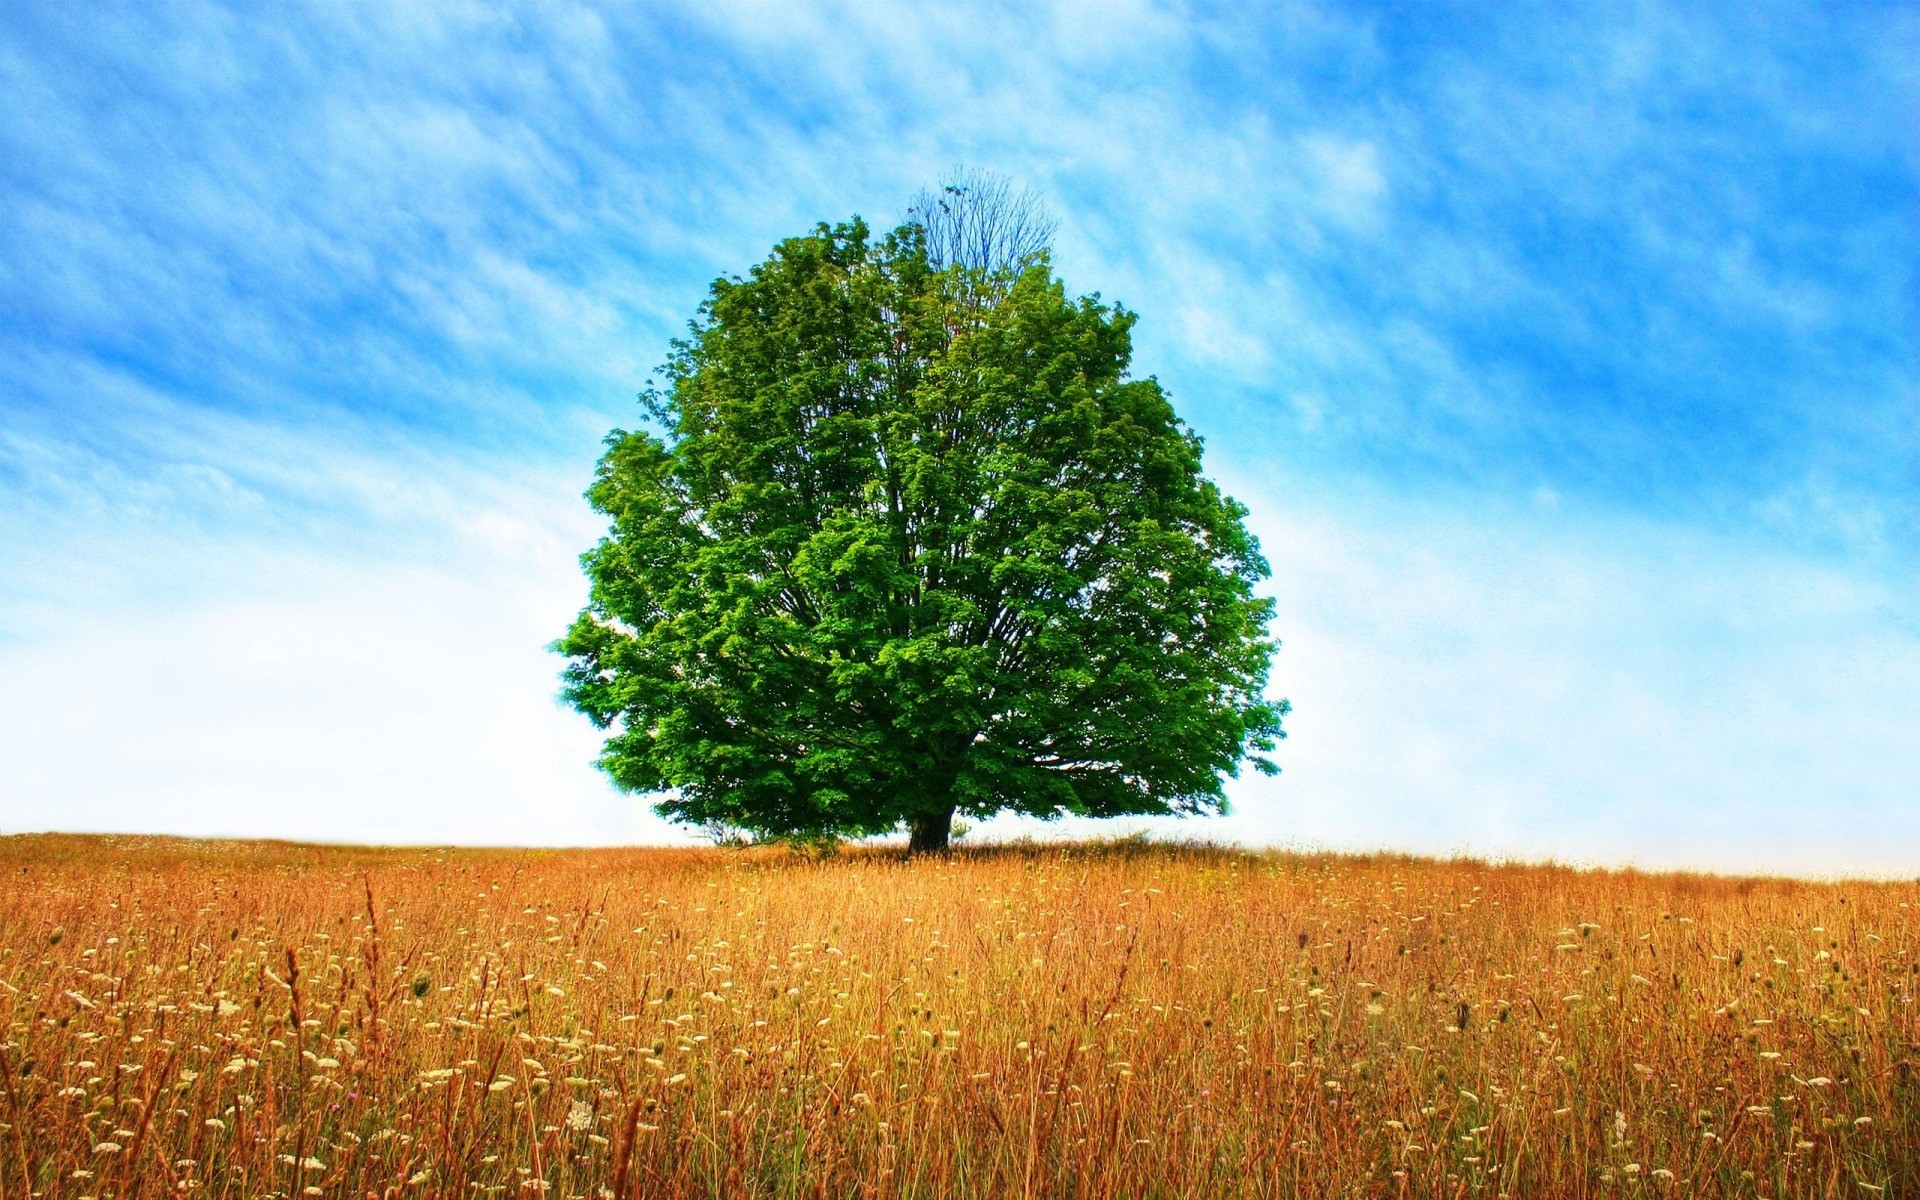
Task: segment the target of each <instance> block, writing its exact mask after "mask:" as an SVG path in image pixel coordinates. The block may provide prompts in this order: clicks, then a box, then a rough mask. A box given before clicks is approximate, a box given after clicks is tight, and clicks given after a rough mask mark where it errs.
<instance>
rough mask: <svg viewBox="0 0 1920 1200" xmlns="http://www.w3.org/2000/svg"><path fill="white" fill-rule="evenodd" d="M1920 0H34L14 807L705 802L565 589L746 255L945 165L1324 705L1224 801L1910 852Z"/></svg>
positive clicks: (1663, 837)
mask: <svg viewBox="0 0 1920 1200" xmlns="http://www.w3.org/2000/svg"><path fill="white" fill-rule="evenodd" d="M1916 64H1920V16H1917V15H1916V11H1915V10H1914V9H1913V8H1912V7H1911V6H1903V5H1898V4H1886V5H1875V4H1872V3H1865V2H1862V3H1852V4H1845V5H1820V4H1806V5H1795V4H1790V3H1782V4H1767V5H1753V4H1746V3H1731V2H1729V3H1725V4H1718V5H1716V4H1703V5H1684V6H1681V5H1638V4H1632V3H1620V4H1608V5H1586V4H1580V5H1575V4H1563V5H1531V4H1513V3H1506V2H1504V0H1502V2H1500V3H1490V4H1486V5H1484V6H1476V5H1401V4H1393V5H1381V6H1371V5H1359V4H1318V3H1276V4H1236V5H1222V6H1219V7H1217V8H1215V7H1201V6H1192V7H1189V6H1178V5H1168V6H1162V5H1151V4H1139V5H1131V6H1130V5H1128V4H1126V3H1124V2H1114V0H1102V2H1101V3H1097V4H1095V3H1084V4H1082V3H1060V4H1053V5H1046V4H1039V3H1030V2H1022V3H1010V4H1004V5H978V6H966V7H942V6H938V5H933V4H926V5H874V6H871V7H865V6H859V5H852V4H821V5H817V6H812V7H808V6H804V5H800V4H793V3H764V4H754V3H748V4H726V3H713V2H711V0H703V2H701V3H697V4H688V5H686V6H684V7H676V6H674V5H672V4H669V3H653V4H646V5H635V6H631V7H620V8H602V7H586V6H575V5H569V4H560V3H543V4H538V5H528V6H526V7H524V8H521V9H518V10H516V9H512V8H505V9H496V8H489V7H482V6H478V5H464V4H457V3H447V4H438V5H371V4H370V5H343V4H331V3H327V4H311V5H273V6H260V5H252V4H243V5H233V6H220V5H209V4H191V3H180V4H172V5H165V6H160V5H146V4H124V5H116V4H95V5H87V6H74V5H68V4H61V3H52V2H46V3H35V2H33V0H28V2H26V3H16V4H9V5H7V6H5V7H4V9H0V88H3V89H4V95H5V97H6V109H7V116H6V119H5V120H4V121H0V832H17V831H24V830H39V829H69V830H134V831H165V832H180V833H234V834H247V835H272V836H286V837H299V838H325V839H330V840H361V841H450V842H476V843H500V842H510V843H511V842H538V843H588V842H606V841H623V840H635V839H641V840H671V839H673V838H675V837H678V836H682V835H679V834H677V833H676V832H675V831H674V830H672V829H671V828H669V827H668V826H666V825H665V824H664V823H662V822H660V821H659V820H658V819H657V818H655V817H653V816H652V815H651V814H650V813H648V812H647V810H646V806H645V804H644V803H643V802H642V801H640V800H638V799H636V798H633V797H624V796H620V795H617V794H615V793H614V792H612V791H611V790H610V789H609V788H608V787H607V786H606V784H605V783H604V782H603V781H602V780H601V779H600V778H599V777H598V776H597V775H596V774H595V772H594V771H593V770H592V768H591V766H590V765H589V764H590V761H591V759H592V757H593V754H594V752H595V745H596V743H595V737H594V733H593V731H592V729H591V728H590V727H589V726H588V725H587V723H586V722H585V721H584V719H581V718H579V717H577V716H575V715H572V714H570V713H568V712H565V711H563V710H561V709H560V708H559V707H558V706H557V705H556V704H555V702H554V699H553V696H554V691H555V687H556V680H555V674H556V671H557V670H558V667H559V662H558V660H556V659H555V658H554V657H553V656H551V655H550V654H549V653H548V652H547V651H546V650H545V648H544V647H545V644H546V643H547V642H548V641H550V640H551V639H552V638H553V637H555V636H556V635H557V634H558V633H559V632H560V631H561V630H562V629H563V628H564V626H565V624H566V622H567V619H568V618H569V616H570V615H571V613H572V612H573V611H574V610H576V609H577V607H578V606H579V603H580V601H581V598H582V592H583V586H582V584H581V581H580V578H579V572H578V569H577V565H576V562H575V558H576V556H577V554H578V553H579V552H580V551H581V550H582V549H584V548H585V547H586V546H587V545H588V544H589V543H590V542H591V541H592V540H593V539H594V538H595V537H596V536H597V534H598V531H599V529H598V526H597V524H596V522H595V520H594V519H593V516H592V514H591V513H590V512H589V511H588V510H587V509H586V507H585V505H584V504H583V503H582V501H581V500H580V492H581V490H582V488H583V487H584V486H585V484H586V482H587V480H588V478H589V476H590V473H591V469H592V464H593V461H594V458H595V456H596V452H597V449H598V445H599V440H600V438H601V437H602V436H603V435H604V434H605V432H606V430H607V429H608V428H610V427H612V426H614V425H616V424H633V423H635V421H636V420H637V410H636V406H635V404H634V394H635V392H636V391H638V390H639V389H640V388H641V387H642V386H644V384H645V382H646V378H647V375H648V373H649V371H651V370H652V369H653V368H654V367H655V366H656V365H657V364H658V363H659V362H660V361H661V359H662V357H663V355H664V352H665V349H666V343H667V341H668V339H669V338H671V337H673V336H675V335H676V334H677V333H678V332H679V331H680V330H681V329H682V328H684V323H685V322H686V320H687V319H688V318H689V317H690V316H691V315H692V313H693V310H694V308H695V306H696V305H697V304H698V302H699V300H700V298H701V297H702V295H703V294H704V291H705V289H706V286H707V284H708V283H709V282H710V281H711V280H712V279H713V277H715V276H716V275H719V274H722V273H727V272H735V271H741V270H744V269H745V268H746V267H748V266H750V265H751V264H752V263H754V262H755V261H757V260H758V259H759V258H761V257H763V256H764V255H765V253H766V251H767V249H768V248H769V247H770V246H771V245H772V243H773V242H774V241H776V240H777V239H779V238H781V237H783V236H787V235H790V234H793V233H797V232H801V231H804V230H805V229H807V228H808V227H809V226H811V225H812V223H814V222H816V221H820V220H836V219H844V218H846V217H847V216H849V215H851V214H854V213H859V214H862V215H864V216H866V217H867V218H868V219H869V220H870V221H871V222H874V223H876V224H886V223H890V222H892V221H894V220H895V219H897V217H898V215H899V214H900V213H901V212H902V211H903V209H904V208H905V206H906V204H907V202H908V201H909V199H910V198H911V197H912V195H913V193H914V192H915V191H917V190H918V189H919V188H921V187H923V186H925V185H927V184H930V183H933V182H936V181H937V180H938V179H939V178H940V177H941V176H942V175H943V174H944V173H946V172H948V171H950V170H952V169H953V168H955V167H959V166H969V167H977V168H985V169H989V170H993V171H997V172H1000V173H1003V174H1005V175H1008V176H1010V177H1012V178H1014V179H1015V180H1017V181H1019V182H1021V183H1023V184H1025V185H1027V186H1029V187H1031V188H1032V189H1033V190H1034V191H1035V192H1037V193H1038V194H1039V195H1040V196H1041V197H1043V198H1044V199H1045V201H1046V202H1047V204H1048V205H1049V206H1050V207H1051V208H1052V210H1053V211H1054V213H1055V214H1056V215H1057V216H1058V218H1059V219H1060V234H1059V238H1058V249H1057V255H1056V263H1057V265H1058V267H1059V269H1060V271H1061V273H1062V274H1063V275H1064V277H1065V278H1066V279H1067V281H1068V283H1069V284H1070V286H1072V287H1074V288H1075V289H1078V290H1081V291H1088V292H1095V291H1097V292H1099V293H1101V294H1102V295H1103V296H1106V297H1108V298H1110V299H1117V300H1120V301H1122V302H1124V303H1126V304H1127V305H1128V306H1129V307H1131V308H1133V309H1134V310H1136V311H1137V312H1138V313H1139V314H1140V318H1141V319H1140V323H1139V326H1138V328H1137V356H1136V368H1137V370H1138V371H1139V372H1140V373H1142V374H1153V375H1157V376H1158V377H1159V378H1160V379H1161V381H1162V382H1163V383H1164V384H1165V385H1166V386H1167V387H1168V388H1169V390H1170V391H1171V392H1172V394H1173V396H1174V398H1175V401H1176V403H1177V404H1178V405H1179V406H1180V409H1181V411H1182V412H1183V414H1184V415H1185V416H1186V418H1187V419H1188V420H1189V422H1190V423H1191V424H1192V425H1193V426H1194V427H1195V428H1196V429H1197V430H1198V431H1199V432H1200V433H1201V434H1202V435H1203V436H1204V437H1205V438H1206V439H1207V441H1208V446H1209V463H1210V467H1211V470H1212V471H1213V473H1214V474H1215V475H1216V476H1217V477H1218V478H1220V479H1221V480H1223V481H1224V482H1225V483H1226V484H1227V485H1228V486H1229V488H1230V490H1232V491H1233V492H1234V494H1236V495H1237V496H1239V497H1240V498H1241V499H1242V500H1244V501H1245V502H1246V503H1247V504H1248V505H1249V506H1250V507H1251V508H1252V511H1253V516H1252V518H1251V523H1252V525H1253V526H1254V527H1255V529H1256V531H1257V532H1258V533H1259V534H1260V536H1261V538H1262V540H1263V543H1264V545H1265V546H1266V548H1267V551H1268V555H1269V557H1270V558H1271V560H1272V562H1273V565H1274V568H1275V575H1274V580H1273V582H1272V593H1273V595H1274V596H1275V597H1276V598H1277V600H1278V602H1279V614H1280V615H1279V619H1278V621H1277V624H1276V632H1277V633H1278V635H1279V636H1280V637H1281V638H1282V639H1283V641H1284V644H1285V645H1284V649H1283V651H1282V653H1281V654H1280V656H1279V658H1278V659H1277V661H1276V666H1275V672H1274V682H1275V688H1274V690H1275V691H1276V693H1278V694H1283V695H1286V696H1288V697H1290V698H1291V699H1292V701H1293V703H1294V706H1295V714H1294V716H1293V718H1292V719H1291V721H1290V725H1289V729H1290V735H1291V736H1290V739H1289V741H1288V742H1287V744H1286V746H1285V749H1284V753H1283V755H1282V763H1283V766H1284V768H1285V770H1284V773H1283V774H1282V775H1281V776H1280V777H1279V778H1277V779H1273V780H1266V779H1260V778H1257V777H1255V778H1249V779H1247V780H1243V781H1240V782H1238V783H1236V784H1235V785H1234V786H1233V788H1232V795H1233V797H1234V800H1235V811H1234V813H1233V814H1232V815H1231V816H1229V817H1227V818H1223V819H1220V820H1217V821H1208V822H1199V823H1189V824H1187V825H1186V826H1184V827H1183V829H1184V830H1185V831H1186V832H1188V833H1194V834H1203V835H1205V836H1210V837H1220V838H1231V839H1237V840H1241V841H1245V842H1249V843H1261V844H1282V845H1298V846H1328V847H1338V848H1371V847H1393V848H1404V849H1413V850H1420V851H1429V852H1454V851H1465V852H1471V853H1477V854H1484V855H1495V856H1523V857H1529V858H1540V857H1554V858H1559V859H1563V860H1570V861H1576V862H1596V863H1627V862H1632V863H1638V864H1642V865H1648V866H1663V865H1686V866H1698V867H1708V868H1715V869H1749V868H1766V869H1774V870H1791V871H1798V872H1810V873H1832V872H1860V873H1877V874H1886V873H1899V874H1912V873H1920V142H1917V141H1916V135H1915V133H1914V132H1913V131H1914V130H1915V129H1920V103H1917V101H1920V68H1917V67H1916Z"/></svg>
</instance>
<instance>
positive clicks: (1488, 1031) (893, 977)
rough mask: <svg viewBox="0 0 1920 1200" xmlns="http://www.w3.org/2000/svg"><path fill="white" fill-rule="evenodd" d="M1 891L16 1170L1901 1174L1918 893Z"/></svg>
mask: <svg viewBox="0 0 1920 1200" xmlns="http://www.w3.org/2000/svg"><path fill="white" fill-rule="evenodd" d="M0 879H3V880H5V883H6V886H5V887H4V888H3V889H0V1025H3V1026H4V1041H3V1042H0V1085H3V1086H0V1196H8V1197H11V1196H18V1195H22V1194H23V1191H22V1189H23V1188H27V1190H30V1191H31V1192H32V1194H34V1195H36V1196H46V1197H55V1196H61V1197H64V1196H75V1197H78V1196H89V1197H101V1198H104V1197H109V1196H112V1197H126V1196H155V1197H157V1196H163V1195H166V1196H194V1197H236V1198H237V1197H254V1196H266V1195H278V1196H289V1197H291V1196H305V1195H318V1196H342V1197H354V1198H359V1197H365V1196H374V1197H382V1198H385V1197H416V1196H417V1197H429V1196H441V1197H471V1196H509V1197H525V1196H534V1197H538V1196H548V1197H553V1198H555V1200H557V1198H559V1197H586V1198H596V1200H597V1198H599V1197H604V1196H608V1195H614V1196H621V1197H625V1196H649V1197H658V1196H708V1195H713V1196H721V1195H726V1196H733V1195H766V1196H800V1195H824V1196H841V1195H847V1196H856V1195H857V1196H866V1195H878V1196H892V1195H913V1196H928V1197H934V1196H938V1197H958V1196H983V1197H984V1196H994V1197H1004V1196H1016V1195H1018V1196H1076V1197H1079V1196H1084V1197H1115V1196H1181V1197H1198V1196H1214V1195H1222V1196H1226V1195H1231V1196H1240V1195H1258V1196H1289V1197H1290V1196H1301V1197H1307V1196H1313V1197H1335V1196H1394V1197H1398V1196H1419V1197H1449V1198H1453V1197H1465V1196H1485V1197H1494V1196H1508V1197H1513V1198H1516V1200H1517V1198H1520V1197H1538V1196H1622V1197H1624V1196H1642V1195H1645V1196H1740V1197H1754V1196H1760V1197H1776V1198H1777V1197H1787V1196H1862V1197H1865V1196H1874V1195H1885V1196H1902V1195H1906V1196H1912V1195H1920V1019H1917V1018H1916V1013H1915V1006H1914V1004H1913V999H1914V997H1915V995H1916V993H1917V992H1920V921H1917V920H1916V906H1920V886H1916V885H1914V884H1869V883H1844V884H1816V883H1804V882H1791V881H1784V880H1759V879H1721V878H1707V877H1692V876H1679V875H1658V876H1655V875H1642V874H1636V873H1630V872H1629V873H1605V872H1582V871H1574V870H1568V869H1562V868H1556V867H1525V866H1492V865H1487V864H1483V863H1477V862H1468V861H1453V862H1438V861H1426V860H1418V859H1409V858H1399V857H1333V856H1300V855H1278V854H1275V855H1252V854H1238V853H1229V852H1221V851H1213V850H1199V849H1182V848H1153V847H1144V846H1127V845H1121V846H1106V847H1069V848H1052V849H1000V850H976V851H968V852H962V853H958V854H956V855H954V856H953V857H951V858H949V859H939V860H922V861H915V862H911V863H906V862H902V861H901V860H900V859H899V857H898V856H897V855H890V854H886V853H879V852H857V853H849V854H844V855H840V856H837V857H829V858H821V859H814V858H808V857H804V856H800V855H796V854H788V853H786V852H782V851H769V850H750V851H719V850H715V851H685V850H622V851H469V850H376V849H353V848H322V847H308V846H293V845H283V844H268V843H220V842H188V841H170V840H165V839H137V838H76V837H25V838H12V839H0ZM29 1184H30V1187H29V1186H28V1185H29Z"/></svg>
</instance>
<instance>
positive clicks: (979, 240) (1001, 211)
mask: <svg viewBox="0 0 1920 1200" xmlns="http://www.w3.org/2000/svg"><path fill="white" fill-rule="evenodd" d="M907 220H908V221H910V222H911V223H913V224H915V225H918V226H919V227H920V228H921V229H922V230H923V231H924V232H925V234H926V239H927V257H928V258H929V259H930V260H932V262H933V264H934V266H936V267H942V268H945V267H950V266H954V265H956V264H957V265H959V266H962V267H966V268H968V269H970V270H974V271H979V272H981V273H982V274H984V275H987V276H990V277H994V278H998V279H1002V280H1004V279H1006V278H1010V277H1011V276H1014V275H1018V274H1019V273H1020V272H1021V271H1024V270H1026V269H1027V268H1028V267H1029V266H1032V265H1033V264H1034V262H1036V261H1037V260H1038V259H1039V258H1040V256H1041V255H1043V254H1045V253H1046V252H1047V250H1048V249H1049V247H1050V246H1051V245H1052V242H1053V234H1054V231H1055V230H1056V229H1058V228H1059V223H1058V222H1057V221H1055V220H1054V219H1053V217H1052V216H1051V215H1050V214H1048V212H1047V209H1046V205H1045V204H1043V203H1041V201H1040V199H1039V197H1037V196H1035V195H1034V194H1033V193H1032V192H1030V191H1028V190H1026V189H1025V188H1020V189H1018V190H1016V189H1015V188H1014V186H1013V184H1012V183H1011V182H1010V181H1009V180H1007V179H1006V178H1005V177H1004V176H1000V175H994V174H992V173H990V172H986V171H968V170H960V171H955V172H953V173H952V174H950V175H948V176H947V178H946V180H945V181H943V182H942V183H941V185H940V186H939V188H937V189H931V190H928V191H923V192H921V193H920V194H919V196H917V197H915V198H914V201H913V204H912V206H911V207H909V208H908V209H907Z"/></svg>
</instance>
